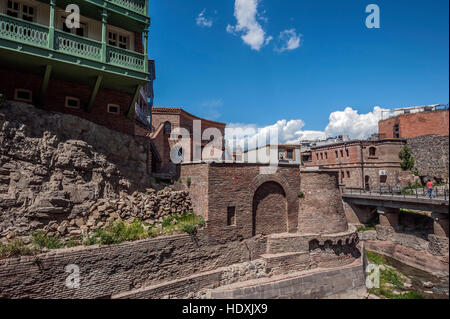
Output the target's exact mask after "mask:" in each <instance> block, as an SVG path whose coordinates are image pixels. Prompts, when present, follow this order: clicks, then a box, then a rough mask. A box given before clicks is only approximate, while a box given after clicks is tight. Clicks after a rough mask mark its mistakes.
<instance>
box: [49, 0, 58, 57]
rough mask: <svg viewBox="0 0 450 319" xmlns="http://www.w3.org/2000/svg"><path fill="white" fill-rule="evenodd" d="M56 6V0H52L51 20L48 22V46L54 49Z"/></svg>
mask: <svg viewBox="0 0 450 319" xmlns="http://www.w3.org/2000/svg"><path fill="white" fill-rule="evenodd" d="M55 6H56V0H50V21H49V23H48V30H49V33H48V48H49V49H51V50H53V49H54V46H55Z"/></svg>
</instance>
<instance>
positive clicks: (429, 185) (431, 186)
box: [427, 179, 433, 199]
mask: <svg viewBox="0 0 450 319" xmlns="http://www.w3.org/2000/svg"><path fill="white" fill-rule="evenodd" d="M427 188H428V196H429V197H430V199H431V198H432V197H433V182H432V181H431V179H430V180H428V183H427Z"/></svg>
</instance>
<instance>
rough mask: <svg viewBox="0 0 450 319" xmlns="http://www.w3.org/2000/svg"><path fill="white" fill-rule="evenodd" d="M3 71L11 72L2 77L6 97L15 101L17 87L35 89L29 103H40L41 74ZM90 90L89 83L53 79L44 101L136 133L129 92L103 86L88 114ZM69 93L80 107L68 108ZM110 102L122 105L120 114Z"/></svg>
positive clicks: (46, 106)
mask: <svg viewBox="0 0 450 319" xmlns="http://www.w3.org/2000/svg"><path fill="white" fill-rule="evenodd" d="M0 73H1V74H8V76H7V77H6V76H1V77H0V88H1V89H0V91H1V92H0V93H3V94H5V95H6V98H7V99H9V100H14V91H15V89H17V88H19V89H26V90H30V91H32V97H33V101H31V102H29V103H30V104H34V105H37V104H39V96H40V94H41V84H42V77H40V76H37V75H33V74H31V73H30V74H29V73H27V74H25V73H22V72H19V71H15V70H5V69H1V70H0ZM91 93H92V87H90V86H88V85H83V84H78V83H74V82H69V81H65V80H61V79H52V78H50V81H49V84H48V89H47V95H46V98H45V101H44V103H43V105H44V109H46V110H48V111H56V112H61V113H67V114H72V115H76V116H78V117H81V118H84V119H87V120H89V121H92V122H94V123H96V124H100V125H103V126H105V127H107V128H109V129H112V130H116V131H119V132H122V133H126V134H130V135H134V129H135V124H134V120H129V119H128V118H127V117H126V113H127V111H128V108H129V107H130V103H131V100H132V96H131V95H130V94H127V93H124V92H121V91H116V90H108V89H102V88H100V89H99V91H98V94H97V97H96V99H95V102H94V104H93V106H92V110H91V112H90V113H88V112H87V111H86V109H85V108H86V106H87V104H88V102H89V99H90V96H91ZM66 96H70V97H74V98H78V99H80V108H77V109H75V108H68V107H65V103H66ZM108 104H117V105H119V107H120V114H112V113H108Z"/></svg>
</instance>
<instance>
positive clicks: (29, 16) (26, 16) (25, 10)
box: [22, 4, 34, 22]
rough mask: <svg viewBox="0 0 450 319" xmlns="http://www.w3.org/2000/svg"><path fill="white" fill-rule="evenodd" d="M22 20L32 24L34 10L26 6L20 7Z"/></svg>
mask: <svg viewBox="0 0 450 319" xmlns="http://www.w3.org/2000/svg"><path fill="white" fill-rule="evenodd" d="M22 19H23V20H26V21H29V22H33V21H34V8H33V7H30V6H28V5H25V4H24V5H23V6H22Z"/></svg>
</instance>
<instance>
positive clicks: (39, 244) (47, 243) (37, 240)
mask: <svg viewBox="0 0 450 319" xmlns="http://www.w3.org/2000/svg"><path fill="white" fill-rule="evenodd" d="M31 241H32V242H33V244H34V246H35V247H36V248H37V249H42V248H47V249H58V248H62V247H63V246H64V244H63V243H62V242H61V241H60V240H59V238H58V237H50V236H48V235H47V234H45V233H44V232H43V231H38V232H35V233H33V234H32V238H31Z"/></svg>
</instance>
